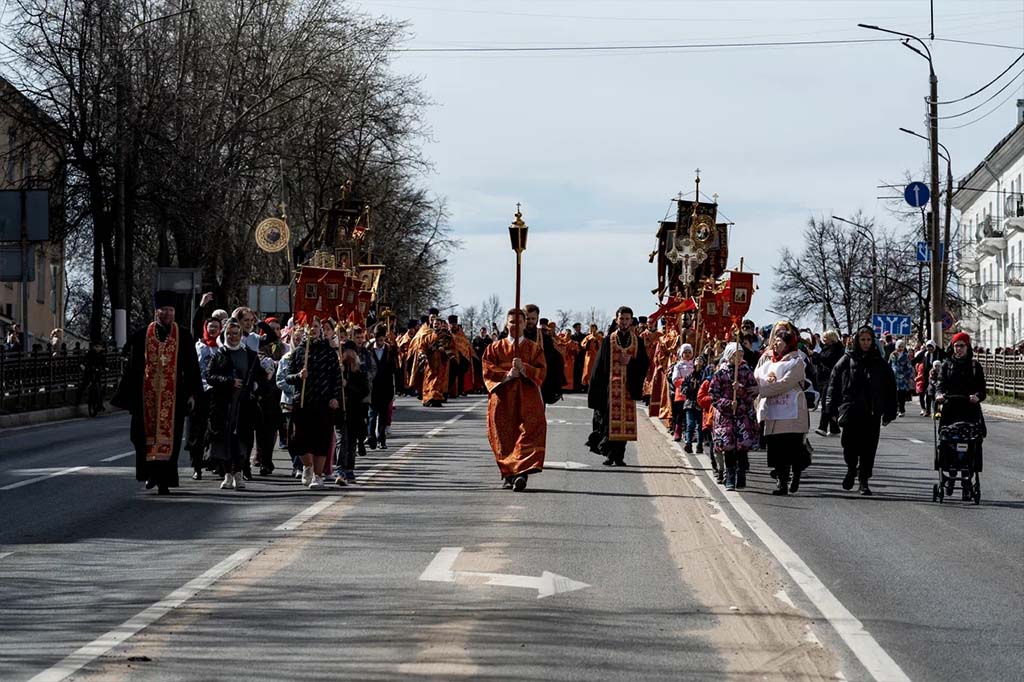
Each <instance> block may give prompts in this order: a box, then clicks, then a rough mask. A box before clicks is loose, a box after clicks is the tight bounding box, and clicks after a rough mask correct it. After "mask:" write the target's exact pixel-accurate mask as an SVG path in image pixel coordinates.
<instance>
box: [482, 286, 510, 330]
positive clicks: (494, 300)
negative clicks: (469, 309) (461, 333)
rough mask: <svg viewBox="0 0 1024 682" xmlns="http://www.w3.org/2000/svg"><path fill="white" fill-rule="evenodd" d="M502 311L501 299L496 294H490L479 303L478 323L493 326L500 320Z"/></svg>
mask: <svg viewBox="0 0 1024 682" xmlns="http://www.w3.org/2000/svg"><path fill="white" fill-rule="evenodd" d="M504 312H505V311H504V310H503V309H502V306H501V299H500V298H498V295H497V294H491V295H490V296H489V297H488V298H487V299H486V300H484V302H483V303H481V304H480V324H488V325H489V326H491V327H493V326H495V325H497V324H498V322H500V321H501V319H502V316H503V313H504Z"/></svg>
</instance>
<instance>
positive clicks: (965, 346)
mask: <svg viewBox="0 0 1024 682" xmlns="http://www.w3.org/2000/svg"><path fill="white" fill-rule="evenodd" d="M953 348H967V344H966V343H954V344H953Z"/></svg>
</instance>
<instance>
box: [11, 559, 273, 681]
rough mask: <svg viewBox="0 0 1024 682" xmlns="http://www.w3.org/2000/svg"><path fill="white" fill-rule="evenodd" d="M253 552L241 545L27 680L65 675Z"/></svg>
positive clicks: (136, 630) (159, 615) (65, 676)
mask: <svg viewBox="0 0 1024 682" xmlns="http://www.w3.org/2000/svg"><path fill="white" fill-rule="evenodd" d="M257 552H258V550H256V549H241V550H239V551H237V552H235V553H234V554H232V555H231V556H229V557H228V558H227V559H224V560H223V561H221V562H220V563H219V564H217V565H216V566H214V567H213V568H211V569H209V570H208V571H206V572H205V573H203V574H202V575H201V576H199V577H198V578H195V579H194V580H190V581H189V582H187V583H185V584H184V585H182V586H181V587H179V588H178V589H176V590H174V591H173V592H171V593H170V594H169V595H167V596H166V597H164V598H163V599H161V600H160V601H158V602H157V603H155V604H153V605H152V606H150V607H148V608H147V609H145V610H143V611H141V612H140V613H138V614H136V615H134V616H132V617H131V618H129V619H128V620H126V621H125V622H124V623H122V624H121V625H119V626H118V627H116V628H114V629H113V630H111V631H110V632H108V633H107V634H105V635H102V636H100V637H99V638H98V639H95V640H93V641H92V642H90V643H89V644H86V645H85V646H83V647H82V648H80V649H78V650H77V651H75V652H74V653H72V654H71V655H70V656H68V657H67V658H65V659H64V660H63V661H61V662H60V663H58V664H57V665H55V666H53V667H52V668H49V669H48V670H44V671H43V672H41V673H39V674H38V675H36V676H35V677H33V678H32V679H31V680H29V682H60V681H61V680H64V679H66V678H68V677H69V676H71V675H73V674H75V673H76V672H78V671H79V670H81V669H82V668H83V667H85V666H87V665H89V664H90V663H92V662H93V661H94V660H96V659H97V658H99V657H100V656H103V655H104V654H106V653H107V652H108V651H110V650H111V649H113V648H114V647H116V646H117V645H119V644H121V643H122V642H124V641H125V640H127V639H129V638H130V637H132V636H134V635H136V634H138V633H139V632H141V631H142V630H144V629H146V628H147V627H149V626H150V625H152V624H153V623H155V622H156V621H158V620H160V618H162V617H164V616H165V615H166V614H167V613H169V612H170V611H173V610H174V609H176V608H178V607H179V606H181V605H182V604H184V603H185V602H187V601H188V600H189V599H191V598H192V597H194V596H196V595H197V594H198V593H199V592H201V591H202V590H205V589H206V588H208V587H210V586H211V585H213V583H215V582H217V580H219V579H220V578H222V577H223V576H224V575H226V574H227V573H229V572H231V571H233V570H234V569H236V568H237V567H238V566H240V565H241V564H243V563H245V562H246V561H248V560H249V559H251V558H252V557H254V556H255V555H256V553H257Z"/></svg>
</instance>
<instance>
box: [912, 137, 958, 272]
mask: <svg viewBox="0 0 1024 682" xmlns="http://www.w3.org/2000/svg"><path fill="white" fill-rule="evenodd" d="M900 130H901V131H902V132H904V133H907V134H908V135H913V136H914V137H919V138H921V139H922V140H924V141H925V142H930V140H929V139H928V138H927V137H925V136H924V135H922V134H920V133H915V132H914V131H913V130H908V129H907V128H900ZM939 148H941V149H942V152H940V155H941V156H942V159H943V160H944V161H945V162H946V224H945V225H944V226H943V237H942V238H943V242H942V244H944V247H943V249H942V254H941V256H942V279H941V281H942V291H943V292H945V291H946V288H947V287H948V286H949V249H950V242H949V239H950V234H949V231H950V225H952V221H953V161H952V160H951V159H950V154H949V149H947V148H946V145H944V144H942V143H941V142H940V143H939Z"/></svg>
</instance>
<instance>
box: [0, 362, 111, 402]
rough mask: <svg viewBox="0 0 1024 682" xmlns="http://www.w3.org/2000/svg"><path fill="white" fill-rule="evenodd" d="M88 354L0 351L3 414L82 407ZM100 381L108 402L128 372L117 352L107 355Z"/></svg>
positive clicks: (0, 399)
mask: <svg viewBox="0 0 1024 682" xmlns="http://www.w3.org/2000/svg"><path fill="white" fill-rule="evenodd" d="M85 356H86V354H85V352H84V351H79V352H74V351H71V352H68V351H63V352H59V353H57V354H51V353H50V352H45V351H40V352H34V353H33V352H29V353H11V352H9V351H3V350H0V414H8V413H12V412H29V411H31V410H45V409H49V408H52V407H67V406H70V405H78V404H80V403H82V402H83V401H85V400H86V399H87V396H86V395H85V391H84V389H85V381H86V378H85V369H84V367H85ZM105 360H106V366H105V367H104V370H103V372H102V375H101V378H100V388H101V389H102V391H103V396H104V399H107V398H109V397H110V396H111V395H112V394H113V392H114V389H115V388H116V387H117V382H118V380H119V379H120V378H121V372H122V371H123V369H124V363H125V358H124V356H123V355H121V353H119V352H117V351H110V352H108V353H106V355H105Z"/></svg>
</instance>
